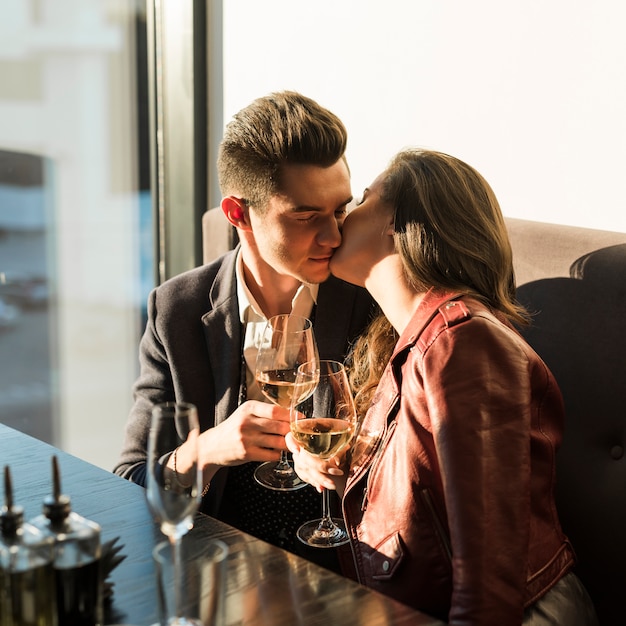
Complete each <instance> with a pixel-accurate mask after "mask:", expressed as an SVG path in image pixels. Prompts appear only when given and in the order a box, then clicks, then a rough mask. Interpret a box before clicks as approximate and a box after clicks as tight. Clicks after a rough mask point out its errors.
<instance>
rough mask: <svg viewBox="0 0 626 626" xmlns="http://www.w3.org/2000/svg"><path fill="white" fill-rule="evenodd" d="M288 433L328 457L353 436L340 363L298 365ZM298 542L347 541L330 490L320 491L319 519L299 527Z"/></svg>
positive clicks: (353, 422) (353, 413)
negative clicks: (333, 512) (332, 509)
mask: <svg viewBox="0 0 626 626" xmlns="http://www.w3.org/2000/svg"><path fill="white" fill-rule="evenodd" d="M290 418H291V432H292V434H293V436H294V438H295V439H296V441H297V442H298V443H299V444H300V445H301V446H302V447H303V448H304V449H305V450H306V451H307V452H308V453H309V454H313V455H314V456H318V457H320V458H322V459H328V458H330V457H332V456H334V455H336V454H337V453H338V452H339V451H341V450H342V449H343V448H344V447H345V446H346V445H347V444H348V443H349V442H350V440H351V439H352V436H353V434H354V431H355V429H356V425H357V419H356V409H355V406H354V400H353V398H352V392H351V390H350V385H349V383H348V376H347V374H346V370H345V368H344V366H343V364H342V363H339V362H338V361H319V365H318V364H317V363H304V364H303V365H301V366H300V367H299V368H298V374H297V376H296V384H295V388H294V391H293V401H292V404H291V409H290ZM297 536H298V539H300V541H302V542H303V543H306V544H308V545H310V546H314V547H317V548H335V547H337V546H340V545H343V544H344V543H347V542H348V541H349V539H348V534H347V532H346V529H345V524H344V522H343V520H341V519H339V518H333V517H331V514H330V500H329V492H328V490H326V489H324V490H323V492H322V517H321V519H316V520H312V521H309V522H305V523H304V524H302V526H300V528H298V531H297Z"/></svg>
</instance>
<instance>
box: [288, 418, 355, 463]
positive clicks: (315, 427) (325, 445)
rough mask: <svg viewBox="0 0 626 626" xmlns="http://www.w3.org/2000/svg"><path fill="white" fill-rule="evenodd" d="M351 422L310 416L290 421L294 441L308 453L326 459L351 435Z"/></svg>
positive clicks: (348, 439)
mask: <svg viewBox="0 0 626 626" xmlns="http://www.w3.org/2000/svg"><path fill="white" fill-rule="evenodd" d="M352 430H353V424H352V423H351V422H349V421H348V420H342V419H335V418H332V417H312V418H308V419H303V420H297V421H295V422H292V423H291V432H292V434H293V436H294V438H295V439H296V441H297V442H298V443H299V444H300V445H301V446H302V447H303V448H304V449H305V450H306V451H307V452H309V453H311V454H314V455H315V456H319V457H320V458H322V459H327V458H330V457H331V456H333V455H334V454H337V452H339V450H341V448H343V447H344V446H345V445H346V444H347V443H348V442H349V441H350V438H351V437H352Z"/></svg>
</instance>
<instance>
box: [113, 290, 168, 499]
mask: <svg viewBox="0 0 626 626" xmlns="http://www.w3.org/2000/svg"><path fill="white" fill-rule="evenodd" d="M156 295H157V292H156V290H153V291H152V293H151V294H150V296H149V298H148V322H147V324H146V329H145V332H144V334H143V337H142V339H141V343H140V346H139V362H140V374H139V377H138V378H137V380H136V382H135V384H134V387H133V396H134V402H133V406H132V408H131V411H130V415H129V417H128V420H127V422H126V428H125V434H124V441H123V444H122V450H121V454H120V458H119V460H118V463H117V465H116V466H115V467H114V468H113V471H114V472H115V473H116V474H118V475H119V476H122V477H123V478H127V479H128V480H130V481H131V482H134V483H137V484H140V485H142V486H144V487H145V481H146V462H147V458H148V432H149V430H150V419H151V410H152V407H153V406H154V405H155V404H157V403H159V402H166V401H168V400H173V399H174V397H175V394H174V389H173V383H172V376H171V373H170V365H169V363H168V360H167V355H166V350H165V348H164V346H163V344H162V343H161V340H160V338H159V336H158V332H157V328H156V316H157V306H156Z"/></svg>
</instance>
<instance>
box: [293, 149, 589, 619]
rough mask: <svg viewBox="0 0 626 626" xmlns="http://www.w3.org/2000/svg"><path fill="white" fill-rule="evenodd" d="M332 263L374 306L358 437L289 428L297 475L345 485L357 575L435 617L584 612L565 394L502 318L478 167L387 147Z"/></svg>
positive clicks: (489, 206) (360, 361) (485, 189)
mask: <svg viewBox="0 0 626 626" xmlns="http://www.w3.org/2000/svg"><path fill="white" fill-rule="evenodd" d="M331 271H332V272H333V274H334V275H336V276H338V277H339V278H342V279H344V280H346V281H349V282H351V283H354V284H356V285H361V286H365V287H366V288H367V290H368V291H369V292H370V293H371V294H372V296H373V297H374V299H375V300H376V301H377V302H378V304H379V305H380V307H381V309H382V311H383V313H384V317H382V318H380V319H379V320H377V321H376V323H375V324H373V325H372V327H371V329H370V332H369V334H368V335H366V336H364V337H362V338H361V340H360V342H359V343H358V344H357V346H356V348H355V351H354V355H353V363H352V377H353V382H354V386H355V390H356V392H357V394H356V397H357V405H358V406H359V407H360V414H361V415H364V417H363V422H362V426H361V435H360V438H359V441H358V442H357V445H356V446H355V447H354V448H353V451H352V455H351V458H350V455H347V458H345V459H334V460H332V461H329V462H321V461H319V460H318V459H316V458H314V457H312V456H310V455H308V454H307V453H306V452H304V451H300V450H299V448H298V446H297V444H296V442H295V441H294V440H293V438H291V437H290V436H289V435H288V436H287V443H288V446H289V448H290V449H291V450H292V452H293V453H294V460H295V464H296V469H297V471H298V473H299V474H300V476H301V477H302V478H303V479H304V480H307V481H308V482H310V483H312V484H313V485H315V486H316V487H317V488H318V489H323V488H329V489H333V488H336V489H338V491H339V493H340V494H341V495H342V498H343V500H342V502H343V512H344V517H345V521H346V525H347V527H348V529H349V534H350V538H351V547H352V555H353V560H354V569H355V573H356V577H357V579H358V580H359V581H360V582H362V583H363V584H365V585H368V586H369V587H373V588H375V589H377V590H378V591H381V592H382V593H385V594H387V595H390V596H393V597H394V598H396V599H397V600H399V601H401V602H404V603H406V604H409V605H412V606H414V607H416V608H418V609H420V610H422V611H425V612H427V613H429V614H431V615H433V616H436V617H439V618H441V619H444V620H446V621H448V622H449V623H450V624H456V625H461V624H463V625H468V624H480V625H481V626H484V625H488V624H494V625H497V626H503V625H504V626H506V625H509V624H522V623H524V624H568V625H570V626H573V625H581V626H582V625H588V624H595V623H596V618H595V614H594V610H593V606H592V603H591V601H590V599H589V597H588V595H587V593H586V591H585V589H584V588H583V586H582V585H581V583H580V581H579V580H578V579H577V578H576V576H575V575H574V574H573V573H572V572H571V569H572V567H573V565H574V558H575V557H574V553H573V550H572V547H571V545H570V542H569V541H568V539H567V537H566V536H565V535H564V534H563V531H562V530H561V526H560V524H559V519H558V515H557V511H556V507H555V503H554V495H553V491H554V481H555V454H556V451H557V448H558V446H559V444H560V441H561V435H562V428H563V419H564V415H563V402H562V398H561V394H560V391H559V388H558V385H557V383H556V381H555V379H554V378H553V376H552V374H551V373H550V371H549V370H548V368H547V367H546V365H545V363H543V361H542V360H541V359H540V358H539V356H538V355H537V354H536V353H535V352H534V351H533V350H532V348H531V347H530V346H529V345H528V344H527V343H526V342H525V341H524V340H523V339H522V337H521V336H520V335H519V333H518V332H517V331H516V330H515V327H514V324H523V323H525V322H526V318H527V316H526V313H525V311H524V310H523V309H522V308H521V307H520V306H519V305H518V304H517V303H516V301H515V283H514V276H513V264H512V253H511V247H510V244H509V241H508V236H507V232H506V228H505V224H504V220H503V218H502V214H501V212H500V208H499V206H498V202H497V200H496V198H495V195H494V193H493V191H492V190H491V188H490V187H489V185H488V184H487V182H486V181H485V180H484V179H483V178H482V176H481V175H480V174H479V173H478V172H476V171H475V170H474V169H473V168H471V167H470V166H468V165H467V164H465V163H463V162H462V161H460V160H458V159H456V158H453V157H451V156H448V155H445V154H441V153H438V152H432V151H425V150H407V151H403V152H401V153H399V154H398V155H397V156H396V157H395V158H394V159H393V161H392V162H391V164H390V165H389V167H388V168H387V170H385V172H383V173H382V174H381V175H380V176H379V177H378V178H377V179H376V180H375V181H374V183H373V184H372V185H371V186H370V187H369V188H368V189H366V190H365V194H364V196H363V199H362V201H361V203H360V205H359V206H358V207H357V208H356V209H354V210H353V211H352V212H351V213H350V214H349V215H348V217H347V218H346V220H345V223H344V226H343V240H342V245H341V247H340V248H339V249H338V250H337V252H335V255H334V256H333V259H332V261H331ZM363 442H365V443H369V445H364V446H362V445H361V443H363Z"/></svg>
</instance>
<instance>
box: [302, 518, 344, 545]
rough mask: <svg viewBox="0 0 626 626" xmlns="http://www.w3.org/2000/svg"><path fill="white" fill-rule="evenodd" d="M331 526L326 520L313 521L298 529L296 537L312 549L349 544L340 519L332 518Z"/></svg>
mask: <svg viewBox="0 0 626 626" xmlns="http://www.w3.org/2000/svg"><path fill="white" fill-rule="evenodd" d="M332 522H333V524H332V526H331V525H329V524H328V522H327V521H326V520H322V519H315V520H311V521H310V522H306V523H304V524H302V526H300V528H298V532H297V537H298V539H299V540H300V541H301V542H302V543H305V544H306V545H308V546H313V547H314V548H336V547H338V546H343V545H345V544H346V543H349V542H350V539H349V538H348V533H347V532H346V529H345V525H344V523H343V520H342V519H339V518H337V517H333V518H332Z"/></svg>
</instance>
